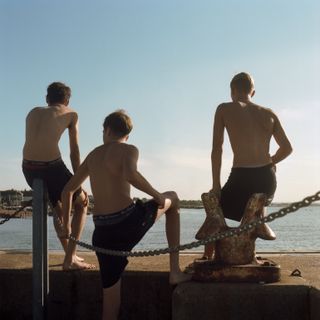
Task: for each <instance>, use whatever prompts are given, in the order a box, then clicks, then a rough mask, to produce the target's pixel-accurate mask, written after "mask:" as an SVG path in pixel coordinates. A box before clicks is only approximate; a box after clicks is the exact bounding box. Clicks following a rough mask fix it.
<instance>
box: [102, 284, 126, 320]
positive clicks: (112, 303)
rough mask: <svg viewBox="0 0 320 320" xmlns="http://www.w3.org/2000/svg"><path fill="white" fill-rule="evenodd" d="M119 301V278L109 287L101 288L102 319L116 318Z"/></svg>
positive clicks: (110, 319) (114, 319) (113, 319)
mask: <svg viewBox="0 0 320 320" xmlns="http://www.w3.org/2000/svg"><path fill="white" fill-rule="evenodd" d="M120 302H121V279H120V280H119V281H118V282H117V283H116V284H114V285H113V286H112V287H110V288H105V289H103V312H102V320H117V319H118V315H119V309H120Z"/></svg>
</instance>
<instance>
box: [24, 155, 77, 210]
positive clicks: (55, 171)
mask: <svg viewBox="0 0 320 320" xmlns="http://www.w3.org/2000/svg"><path fill="white" fill-rule="evenodd" d="M22 171H23V174H24V176H25V178H26V180H27V183H28V185H29V186H30V187H31V188H32V185H33V180H34V179H36V178H38V179H42V180H43V181H44V183H45V184H46V187H47V191H48V196H49V200H50V202H51V204H52V207H53V208H54V207H55V206H56V205H57V202H58V201H61V193H62V190H63V188H64V186H65V185H66V184H67V182H68V181H69V180H70V179H71V177H72V176H73V175H72V173H71V172H70V171H69V170H68V168H67V167H66V165H65V164H64V162H63V161H62V159H61V158H58V159H56V160H53V161H48V162H45V161H31V160H23V162H22ZM80 193H81V189H78V190H77V191H76V192H75V193H74V195H73V200H75V199H76V198H77V196H78V195H80Z"/></svg>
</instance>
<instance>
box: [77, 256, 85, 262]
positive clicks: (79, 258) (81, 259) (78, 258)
mask: <svg viewBox="0 0 320 320" xmlns="http://www.w3.org/2000/svg"><path fill="white" fill-rule="evenodd" d="M75 258H76V260H77V261H79V262H83V261H84V259H83V258H81V257H79V256H75Z"/></svg>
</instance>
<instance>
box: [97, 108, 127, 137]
mask: <svg viewBox="0 0 320 320" xmlns="http://www.w3.org/2000/svg"><path fill="white" fill-rule="evenodd" d="M103 128H104V130H106V129H107V128H109V129H110V130H111V131H112V133H113V134H115V135H116V136H118V137H124V136H126V135H128V134H129V133H130V132H131V130H132V128H133V124H132V120H131V118H130V117H129V116H128V115H127V113H126V111H125V110H116V111H115V112H112V113H110V114H109V115H108V116H107V117H106V118H105V119H104V122H103Z"/></svg>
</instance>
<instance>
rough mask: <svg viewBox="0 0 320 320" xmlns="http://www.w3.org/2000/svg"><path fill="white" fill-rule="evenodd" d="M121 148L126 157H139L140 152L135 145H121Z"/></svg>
mask: <svg viewBox="0 0 320 320" xmlns="http://www.w3.org/2000/svg"><path fill="white" fill-rule="evenodd" d="M119 147H120V148H122V150H123V152H124V154H125V155H126V156H130V157H132V156H138V155H139V150H138V148H137V147H136V146H134V145H133V144H128V143H121V144H119Z"/></svg>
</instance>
